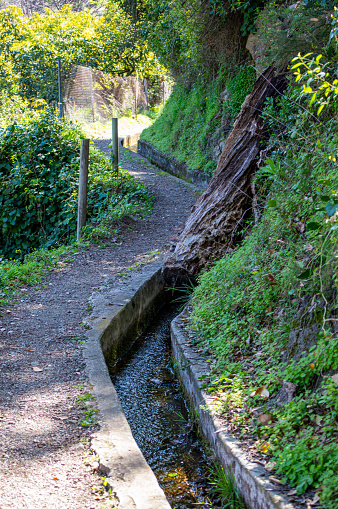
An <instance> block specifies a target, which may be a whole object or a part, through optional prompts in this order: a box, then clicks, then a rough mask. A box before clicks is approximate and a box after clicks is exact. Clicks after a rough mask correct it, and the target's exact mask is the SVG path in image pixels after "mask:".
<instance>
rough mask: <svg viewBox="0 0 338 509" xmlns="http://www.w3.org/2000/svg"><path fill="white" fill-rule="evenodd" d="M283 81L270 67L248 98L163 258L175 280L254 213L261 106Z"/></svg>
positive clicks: (184, 278) (187, 275)
mask: <svg viewBox="0 0 338 509" xmlns="http://www.w3.org/2000/svg"><path fill="white" fill-rule="evenodd" d="M285 85H286V81H285V78H284V77H283V76H275V75H274V69H273V68H272V67H269V68H268V69H267V70H266V71H264V73H263V74H262V75H261V76H260V77H259V78H258V80H257V81H256V83H255V85H254V87H253V90H252V92H251V94H249V95H248V96H247V98H246V100H245V101H244V103H243V105H242V108H241V111H240V114H239V115H238V117H237V119H236V122H235V124H234V126H233V130H232V132H231V133H230V135H229V137H228V139H227V141H226V144H225V146H224V149H223V152H222V155H221V157H220V160H219V162H218V166H217V168H216V172H215V174H214V176H213V179H212V180H211V182H210V184H209V186H208V187H207V189H206V190H205V191H204V193H203V194H202V195H201V196H200V198H199V200H198V201H197V203H196V204H195V206H194V207H193V210H192V212H191V214H190V216H189V217H188V219H187V222H186V224H185V227H184V230H183V232H182V233H181V235H180V238H179V240H178V243H177V245H176V248H175V251H174V253H173V254H172V255H171V256H170V257H169V258H168V259H167V261H166V262H165V264H164V267H163V276H164V278H165V279H166V281H167V282H168V283H169V284H170V285H171V286H175V285H180V284H182V283H187V282H196V278H197V276H198V274H199V272H200V271H201V270H202V269H203V268H205V267H207V266H208V265H210V264H211V263H213V261H214V260H215V259H219V258H221V257H223V256H225V255H226V253H227V252H229V251H231V250H232V249H233V247H234V245H235V241H236V238H237V237H238V231H239V228H238V227H239V225H240V224H241V222H242V220H243V219H244V218H245V217H246V216H248V215H250V214H251V213H252V193H251V189H250V184H251V178H252V174H253V173H254V171H255V169H256V167H257V157H258V156H259V153H260V151H261V150H262V148H263V147H262V141H263V140H264V138H265V129H264V125H263V121H262V119H261V111H262V108H263V105H264V102H265V100H266V98H267V97H274V96H276V95H278V94H280V93H281V92H282V91H283V89H284V87H285Z"/></svg>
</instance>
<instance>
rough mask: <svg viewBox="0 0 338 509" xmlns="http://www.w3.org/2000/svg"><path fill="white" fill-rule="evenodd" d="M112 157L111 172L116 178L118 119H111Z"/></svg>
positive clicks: (117, 165) (117, 168)
mask: <svg viewBox="0 0 338 509" xmlns="http://www.w3.org/2000/svg"><path fill="white" fill-rule="evenodd" d="M112 156H113V171H114V172H115V173H116V176H117V174H118V172H119V128H118V119H117V118H113V119H112Z"/></svg>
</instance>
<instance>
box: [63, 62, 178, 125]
mask: <svg viewBox="0 0 338 509" xmlns="http://www.w3.org/2000/svg"><path fill="white" fill-rule="evenodd" d="M156 81H157V82H156ZM156 81H155V83H154V82H149V81H147V80H140V79H138V76H129V77H127V78H122V77H114V76H111V75H109V74H105V73H103V72H101V71H97V70H94V69H91V68H90V67H83V66H74V67H73V68H72V69H71V71H70V73H69V74H68V76H67V78H66V79H65V78H64V79H62V104H63V114H64V116H65V117H66V118H67V119H69V120H77V121H78V122H79V123H94V122H100V123H102V124H106V123H107V122H108V121H110V119H111V118H112V117H119V116H122V115H129V116H135V115H137V113H138V112H140V111H142V110H147V109H148V108H149V107H154V106H158V105H159V104H161V103H162V102H165V101H166V100H167V99H168V97H169V96H170V94H171V90H172V86H171V84H170V83H168V82H166V81H165V80H163V79H162V80H161V79H157V80H156Z"/></svg>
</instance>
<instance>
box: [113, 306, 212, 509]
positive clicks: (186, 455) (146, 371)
mask: <svg viewBox="0 0 338 509" xmlns="http://www.w3.org/2000/svg"><path fill="white" fill-rule="evenodd" d="M180 310H181V309H180V307H178V306H177V305H175V304H169V303H168V304H167V305H166V306H165V307H164V308H162V310H161V311H160V312H159V313H158V314H157V315H156V316H155V318H154V320H153V321H152V323H151V325H150V326H149V327H147V329H146V330H145V332H144V333H142V334H141V335H140V336H139V337H138V339H137V340H136V342H135V343H134V345H133V346H132V348H131V349H130V350H129V351H128V353H127V354H126V355H125V356H124V357H123V359H121V361H120V362H119V363H117V365H116V366H115V368H113V369H111V370H110V374H111V378H112V381H113V383H114V386H115V389H116V392H117V394H118V397H119V399H120V401H121V404H122V408H123V410H124V413H125V415H126V417H127V420H128V422H129V425H130V428H131V430H132V433H133V436H134V438H135V440H136V442H137V444H138V446H139V447H140V449H141V451H142V453H143V455H144V457H145V459H146V461H147V463H148V465H149V466H150V467H151V469H152V470H153V472H154V473H155V475H156V477H157V479H158V481H159V483H160V486H161V487H162V488H163V490H164V492H165V494H166V497H167V499H168V501H169V503H170V504H171V506H172V507H173V508H177V509H195V508H196V503H198V504H199V506H198V507H201V508H207V507H210V505H209V504H204V503H205V502H207V499H206V496H207V492H208V491H210V490H208V488H210V486H209V485H208V482H207V477H208V476H209V475H210V473H209V471H208V461H207V457H206V455H205V453H204V451H203V448H202V445H201V443H200V441H199V440H198V438H197V436H196V433H195V431H194V427H193V423H192V422H191V419H190V417H189V411H188V407H187V404H186V402H185V400H184V397H183V394H182V392H181V388H180V386H179V382H178V379H177V376H176V375H175V372H174V369H173V365H172V364H173V362H172V352H171V341H170V323H171V321H172V320H173V318H174V317H175V316H176V315H177V314H178V313H179V311H180Z"/></svg>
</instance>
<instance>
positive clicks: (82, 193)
mask: <svg viewBox="0 0 338 509" xmlns="http://www.w3.org/2000/svg"><path fill="white" fill-rule="evenodd" d="M88 164H89V140H81V154H80V175H79V200H78V212H77V235H76V239H77V241H79V240H80V239H81V228H83V226H85V224H86V213H87V187H88Z"/></svg>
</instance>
